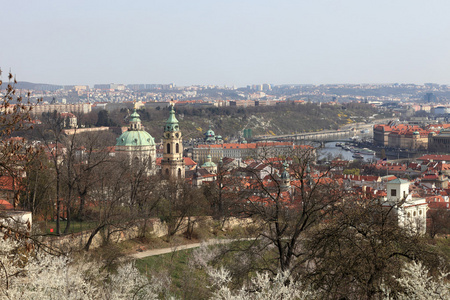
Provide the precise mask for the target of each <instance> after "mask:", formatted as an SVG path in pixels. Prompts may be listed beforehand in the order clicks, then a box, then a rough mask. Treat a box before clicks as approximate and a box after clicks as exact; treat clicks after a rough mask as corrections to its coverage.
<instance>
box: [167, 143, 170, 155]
mask: <svg viewBox="0 0 450 300" xmlns="http://www.w3.org/2000/svg"><path fill="white" fill-rule="evenodd" d="M167 154H170V144H167Z"/></svg>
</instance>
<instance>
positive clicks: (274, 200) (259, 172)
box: [232, 147, 342, 273]
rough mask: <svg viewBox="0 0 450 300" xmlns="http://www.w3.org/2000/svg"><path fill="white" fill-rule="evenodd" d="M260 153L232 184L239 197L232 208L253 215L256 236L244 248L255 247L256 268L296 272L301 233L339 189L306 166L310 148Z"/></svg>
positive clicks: (330, 206) (329, 208)
mask: <svg viewBox="0 0 450 300" xmlns="http://www.w3.org/2000/svg"><path fill="white" fill-rule="evenodd" d="M262 153H263V154H264V156H263V157H260V159H257V160H255V163H253V164H250V165H249V166H248V167H247V168H245V169H242V170H241V172H240V173H237V174H235V176H238V177H240V178H241V186H237V187H234V189H235V193H237V194H239V196H240V197H239V198H237V200H236V201H235V203H234V210H233V211H232V213H233V215H235V216H241V217H245V218H252V219H253V220H254V224H255V227H256V229H255V232H256V233H257V236H256V239H255V241H254V242H253V243H251V244H250V245H249V246H248V248H247V249H246V250H247V251H257V252H259V254H258V255H259V256H260V259H261V260H260V262H259V263H258V265H259V267H258V268H260V269H264V270H271V271H272V272H274V273H276V272H277V270H281V271H290V272H294V270H295V271H296V272H299V270H301V269H302V266H303V265H304V263H305V262H306V260H307V253H306V252H305V250H304V248H303V247H302V242H303V238H304V237H305V235H306V233H307V232H308V231H310V230H312V229H313V228H314V227H316V226H319V225H320V224H321V223H322V222H323V221H324V220H325V219H326V218H328V217H329V215H330V214H332V213H333V211H334V207H335V206H336V205H337V204H338V203H339V201H340V199H341V195H342V192H341V190H340V186H339V185H338V184H336V183H335V182H333V181H332V180H330V179H329V178H328V177H327V176H328V170H326V171H321V172H315V171H314V169H312V166H313V163H314V159H315V151H314V149H312V148H309V147H306V148H295V149H293V150H291V151H287V150H285V151H283V152H280V153H279V154H278V155H274V153H270V157H267V156H265V155H267V153H265V152H262ZM273 157H275V158H276V157H282V158H284V159H283V160H281V159H273ZM284 160H285V161H286V162H285V163H284V165H283V161H284ZM287 161H290V162H291V163H290V164H289V165H288V164H287ZM252 267H254V266H252Z"/></svg>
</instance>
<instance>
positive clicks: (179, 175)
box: [178, 168, 181, 178]
mask: <svg viewBox="0 0 450 300" xmlns="http://www.w3.org/2000/svg"><path fill="white" fill-rule="evenodd" d="M178 178H181V169H180V168H178Z"/></svg>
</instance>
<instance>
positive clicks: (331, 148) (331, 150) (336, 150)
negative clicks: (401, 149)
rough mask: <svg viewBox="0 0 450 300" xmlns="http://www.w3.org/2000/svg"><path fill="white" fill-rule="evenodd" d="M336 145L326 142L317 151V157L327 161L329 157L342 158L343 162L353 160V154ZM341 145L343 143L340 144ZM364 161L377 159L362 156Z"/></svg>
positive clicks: (366, 155)
mask: <svg viewBox="0 0 450 300" xmlns="http://www.w3.org/2000/svg"><path fill="white" fill-rule="evenodd" d="M336 143H339V142H328V143H325V145H324V147H323V148H321V149H319V150H318V154H319V155H318V156H319V159H327V158H329V157H332V158H335V157H337V156H339V155H340V156H342V159H344V160H354V159H355V158H353V157H352V155H353V154H354V153H353V152H351V151H347V150H344V149H342V148H341V147H337V146H336ZM341 143H343V142H341ZM362 156H363V158H364V161H366V162H372V161H374V160H377V159H379V158H377V157H375V156H374V155H370V154H363V155H362Z"/></svg>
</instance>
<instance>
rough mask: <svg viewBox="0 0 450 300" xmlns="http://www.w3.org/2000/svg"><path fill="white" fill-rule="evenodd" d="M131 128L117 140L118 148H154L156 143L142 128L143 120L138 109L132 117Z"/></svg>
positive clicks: (130, 120)
mask: <svg viewBox="0 0 450 300" xmlns="http://www.w3.org/2000/svg"><path fill="white" fill-rule="evenodd" d="M129 123H130V127H129V128H128V130H127V131H125V132H124V133H122V134H121V135H120V137H118V138H117V142H116V146H154V145H155V141H154V139H153V137H152V136H151V135H150V133H148V132H147V131H144V130H142V128H141V119H140V118H139V114H138V113H137V111H136V109H135V110H134V112H133V113H132V114H131V115H130V119H129Z"/></svg>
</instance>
